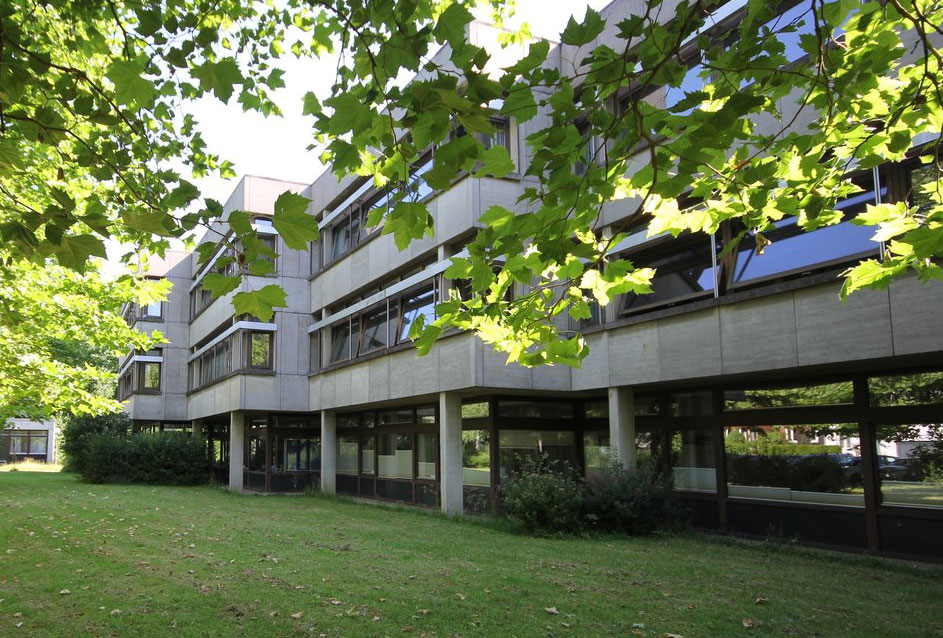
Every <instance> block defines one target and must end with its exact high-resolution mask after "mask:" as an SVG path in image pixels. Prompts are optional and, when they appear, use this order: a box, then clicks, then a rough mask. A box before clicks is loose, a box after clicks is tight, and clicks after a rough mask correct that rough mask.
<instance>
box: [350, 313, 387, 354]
mask: <svg viewBox="0 0 943 638" xmlns="http://www.w3.org/2000/svg"><path fill="white" fill-rule="evenodd" d="M386 318H387V312H386V304H385V303H384V304H383V305H382V306H379V307H377V308H374V309H372V310H368V311H367V312H365V313H364V314H363V315H362V316H361V317H360V326H361V327H360V344H359V347H358V348H357V355H358V356H359V355H362V354H365V353H367V352H372V351H374V350H379V349H380V348H385V347H387V345H388V344H389V335H388V334H387V323H388V322H387V320H386Z"/></svg>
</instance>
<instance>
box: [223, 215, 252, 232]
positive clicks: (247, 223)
mask: <svg viewBox="0 0 943 638" xmlns="http://www.w3.org/2000/svg"><path fill="white" fill-rule="evenodd" d="M226 222H227V223H228V224H229V227H230V228H232V230H233V232H234V233H236V234H237V235H240V236H241V235H248V234H249V233H251V232H252V220H251V219H250V218H249V213H247V212H245V211H243V210H234V211H232V212H231V213H229V217H227V218H226Z"/></svg>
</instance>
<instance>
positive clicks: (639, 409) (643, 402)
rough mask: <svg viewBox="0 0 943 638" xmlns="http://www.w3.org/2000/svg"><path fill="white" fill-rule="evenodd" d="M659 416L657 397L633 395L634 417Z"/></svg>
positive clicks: (658, 398) (659, 399) (659, 408)
mask: <svg viewBox="0 0 943 638" xmlns="http://www.w3.org/2000/svg"><path fill="white" fill-rule="evenodd" d="M656 414H661V398H660V397H659V396H657V395H653V394H649V395H645V394H637V395H635V416H654V415H656Z"/></svg>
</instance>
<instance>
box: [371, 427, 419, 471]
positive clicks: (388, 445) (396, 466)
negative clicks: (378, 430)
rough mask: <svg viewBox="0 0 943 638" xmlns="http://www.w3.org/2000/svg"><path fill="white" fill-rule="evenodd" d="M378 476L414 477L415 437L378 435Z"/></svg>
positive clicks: (407, 435) (390, 434)
mask: <svg viewBox="0 0 943 638" xmlns="http://www.w3.org/2000/svg"><path fill="white" fill-rule="evenodd" d="M377 439H379V441H378V453H377V476H379V477H380V478H398V479H411V478H412V477H413V437H412V436H411V435H409V434H393V433H389V434H379V435H377Z"/></svg>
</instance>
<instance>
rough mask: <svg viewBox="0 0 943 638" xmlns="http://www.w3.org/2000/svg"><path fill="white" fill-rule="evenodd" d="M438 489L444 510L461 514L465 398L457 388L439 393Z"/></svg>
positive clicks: (452, 513) (456, 514)
mask: <svg viewBox="0 0 943 638" xmlns="http://www.w3.org/2000/svg"><path fill="white" fill-rule="evenodd" d="M439 493H440V495H441V502H442V511H443V512H445V513H446V514H449V515H451V516H461V515H462V511H463V500H462V398H461V397H460V396H459V395H457V394H455V393H454V392H440V393H439Z"/></svg>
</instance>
